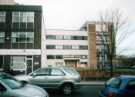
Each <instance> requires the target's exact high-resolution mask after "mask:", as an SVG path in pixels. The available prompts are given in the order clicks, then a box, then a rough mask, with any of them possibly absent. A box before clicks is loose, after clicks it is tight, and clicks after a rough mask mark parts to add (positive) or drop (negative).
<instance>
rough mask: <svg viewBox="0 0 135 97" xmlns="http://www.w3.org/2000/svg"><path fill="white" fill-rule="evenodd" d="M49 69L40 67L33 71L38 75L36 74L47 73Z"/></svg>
mask: <svg viewBox="0 0 135 97" xmlns="http://www.w3.org/2000/svg"><path fill="white" fill-rule="evenodd" d="M49 72H50V69H48V68H45V69H44V68H42V69H38V70H37V71H35V72H34V73H35V74H36V75H37V76H38V75H49Z"/></svg>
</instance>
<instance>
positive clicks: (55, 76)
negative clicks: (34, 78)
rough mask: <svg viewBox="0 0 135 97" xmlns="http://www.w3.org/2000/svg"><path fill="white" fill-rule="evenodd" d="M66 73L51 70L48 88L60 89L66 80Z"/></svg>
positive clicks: (55, 69) (59, 70)
mask: <svg viewBox="0 0 135 97" xmlns="http://www.w3.org/2000/svg"><path fill="white" fill-rule="evenodd" d="M64 75H65V74H64V72H63V71H62V70H61V69H57V68H51V73H50V75H49V76H48V78H47V79H48V87H50V88H59V86H60V85H61V84H62V82H63V80H64Z"/></svg>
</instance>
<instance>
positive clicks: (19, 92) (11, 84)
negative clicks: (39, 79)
mask: <svg viewBox="0 0 135 97" xmlns="http://www.w3.org/2000/svg"><path fill="white" fill-rule="evenodd" d="M0 97H49V96H48V93H47V92H46V91H45V90H44V89H42V88H40V87H38V86H35V85H30V84H27V83H26V82H23V81H18V80H16V79H15V78H13V77H12V76H10V75H8V74H5V73H0Z"/></svg>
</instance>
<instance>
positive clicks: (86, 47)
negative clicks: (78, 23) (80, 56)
mask: <svg viewBox="0 0 135 97" xmlns="http://www.w3.org/2000/svg"><path fill="white" fill-rule="evenodd" d="M79 49H80V50H88V46H85V45H84V46H83V45H81V46H79Z"/></svg>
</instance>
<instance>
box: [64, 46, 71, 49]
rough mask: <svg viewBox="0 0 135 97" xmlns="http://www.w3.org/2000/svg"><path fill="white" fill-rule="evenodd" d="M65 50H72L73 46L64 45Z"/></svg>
mask: <svg viewBox="0 0 135 97" xmlns="http://www.w3.org/2000/svg"><path fill="white" fill-rule="evenodd" d="M63 49H72V46H71V45H64V46H63Z"/></svg>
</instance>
